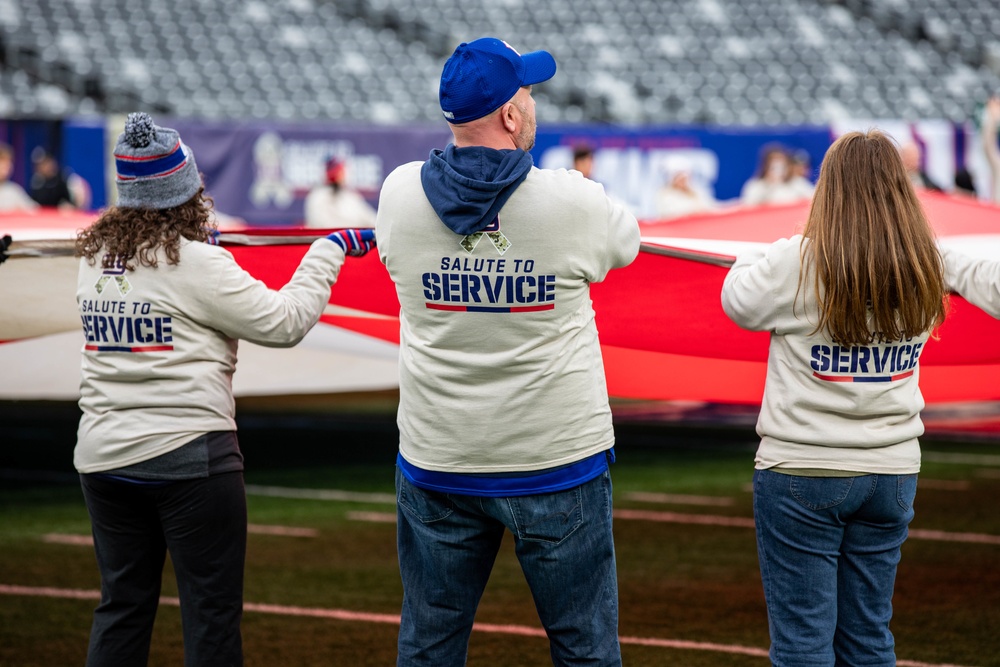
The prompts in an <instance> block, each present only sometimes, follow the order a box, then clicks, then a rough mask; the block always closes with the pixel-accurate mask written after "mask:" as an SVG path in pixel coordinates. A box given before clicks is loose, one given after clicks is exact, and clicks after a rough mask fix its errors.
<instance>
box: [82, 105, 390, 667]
mask: <svg viewBox="0 0 1000 667" xmlns="http://www.w3.org/2000/svg"><path fill="white" fill-rule="evenodd" d="M115 163H116V171H117V184H118V201H117V205H116V206H113V207H111V208H108V209H107V210H105V211H104V212H103V213H102V214H101V217H100V218H99V219H98V220H97V221H96V222H95V223H94V224H93V225H92V226H91V227H89V228H88V229H85V230H84V231H82V232H81V233H80V235H79V236H78V238H77V242H76V252H77V255H78V256H80V258H81V259H80V272H79V280H78V283H77V303H78V304H79V308H80V317H81V320H82V323H83V333H84V336H85V343H84V347H83V363H82V381H81V383H80V410H81V412H82V416H81V418H80V425H79V430H78V433H77V443H76V449H75V452H74V457H73V462H74V465H75V466H76V469H77V470H78V471H79V473H80V483H81V485H82V487H83V495H84V499H85V501H86V504H87V510H88V512H89V514H90V519H91V525H92V529H93V535H94V549H95V551H96V554H97V565H98V569H99V570H100V573H101V601H100V604H98V606H97V609H96V610H95V611H94V619H93V624H92V626H91V633H90V645H89V648H88V651H87V665H88V667H98V666H101V667H104V666H106V667H112V666H114V667H122V666H132V665H145V664H146V663H147V660H148V657H149V645H150V638H151V635H152V631H153V619H154V617H155V616H156V608H157V605H158V604H159V598H160V580H161V577H162V575H163V564H164V559H165V556H166V553H167V552H168V551H169V552H170V559H171V561H172V563H173V567H174V572H175V575H176V578H177V588H178V592H179V596H180V608H181V625H182V629H183V635H184V664H185V665H186V666H187V667H194V666H204V667H224V666H226V667H228V666H232V665H242V664H243V652H242V642H241V637H240V620H241V617H242V611H243V569H244V559H245V554H246V529H247V516H246V496H245V492H244V487H243V455H242V453H241V452H240V448H239V443H238V442H237V438H236V422H235V420H234V413H235V407H234V400H233V390H232V378H233V373H234V372H235V370H236V351H237V342H238V340H239V339H245V340H249V341H252V342H254V343H257V344H259V345H268V346H273V347H289V346H292V345H295V344H296V343H297V342H299V341H300V340H301V339H302V337H303V336H305V335H306V333H307V332H308V331H309V329H311V328H312V326H313V325H314V324H316V322H317V320H319V317H320V315H321V313H322V312H323V308H324V307H325V306H326V304H327V303H328V301H329V298H330V286H331V285H333V284H334V282H335V281H336V280H337V275H338V273H339V271H340V269H341V266H342V265H343V263H344V258H345V255H362V254H364V253H365V252H367V251H368V250H369V249H371V248H372V247H373V246H374V233H373V232H372V231H371V230H344V231H340V232H335V233H334V234H331V235H330V236H329V237H327V238H322V239H319V240H317V241H315V242H313V244H312V245H311V246H310V248H309V250H308V251H307V252H306V254H305V256H304V257H303V258H302V261H301V263H300V264H299V267H298V269H297V270H296V271H295V274H294V275H293V276H292V278H291V280H290V281H289V282H288V284H287V285H285V286H284V287H283V288H282V289H281V290H278V291H274V290H271V289H268V288H267V287H266V286H265V285H264V283H262V282H260V281H259V280H256V279H254V278H253V277H252V276H250V274H248V273H247V272H246V271H244V270H243V269H242V268H241V267H240V266H239V264H237V263H236V260H234V259H233V256H232V255H231V254H230V253H229V252H228V251H226V250H224V249H223V248H221V247H218V246H217V245H214V244H212V243H210V242H211V241H212V240H213V239H214V238H216V236H215V230H214V228H213V227H212V225H211V223H210V212H211V200H210V199H208V198H207V197H206V196H205V194H204V186H203V185H202V180H201V176H200V174H199V173H198V169H197V167H196V165H195V160H194V154H193V153H192V152H191V150H190V149H189V148H188V147H187V146H186V145H184V144H183V143H182V142H181V140H180V137H179V136H178V134H177V132H175V131H174V130H171V129H169V128H163V127H158V126H156V125H155V124H154V123H153V121H152V119H151V118H150V117H149V116H148V115H147V114H144V113H133V114H129V116H128V119H127V120H126V122H125V131H124V132H123V133H122V134H121V135H120V136H119V137H118V141H117V144H116V146H115ZM206 241H208V242H209V243H206Z"/></svg>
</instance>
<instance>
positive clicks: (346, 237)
mask: <svg viewBox="0 0 1000 667" xmlns="http://www.w3.org/2000/svg"><path fill="white" fill-rule="evenodd" d="M326 238H328V239H330V240H331V241H333V242H334V243H336V244H337V245H339V246H340V247H341V249H342V250H343V251H344V254H345V255H349V256H350V257H361V256H362V255H364V254H365V253H367V252H368V251H369V250H371V249H372V248H374V247H375V230H374V229H342V230H340V231H339V232H334V233H332V234H330V235H329V236H327V237H326Z"/></svg>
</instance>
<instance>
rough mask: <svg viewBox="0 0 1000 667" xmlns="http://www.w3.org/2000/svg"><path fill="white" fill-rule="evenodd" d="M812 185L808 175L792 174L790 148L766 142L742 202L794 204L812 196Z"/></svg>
mask: <svg viewBox="0 0 1000 667" xmlns="http://www.w3.org/2000/svg"><path fill="white" fill-rule="evenodd" d="M812 193H813V186H812V183H810V182H809V181H808V180H807V179H802V178H800V179H795V178H792V164H791V160H790V159H789V157H788V152H787V151H786V150H785V149H784V148H782V147H781V146H777V145H769V146H765V147H764V150H763V152H762V154H761V159H760V164H759V165H758V167H757V172H756V173H755V174H754V176H753V178H751V179H750V180H748V181H747V182H746V183H744V184H743V189H742V190H741V191H740V203H741V204H743V205H745V206H760V205H762V204H791V203H793V202H797V201H802V200H805V199H809V198H810V197H811V196H812Z"/></svg>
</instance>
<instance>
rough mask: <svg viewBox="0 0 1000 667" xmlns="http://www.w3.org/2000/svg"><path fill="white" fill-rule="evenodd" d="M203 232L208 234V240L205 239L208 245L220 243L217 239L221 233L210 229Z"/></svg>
mask: <svg viewBox="0 0 1000 667" xmlns="http://www.w3.org/2000/svg"><path fill="white" fill-rule="evenodd" d="M205 231H207V232H208V238H207V239H205V243H207V244H208V245H219V244H220V243H221V242H220V241H219V237H220V236H222V233H221V232H220V231H219V230H218V229H216V228H214V227H212V228H210V229H207V230H205Z"/></svg>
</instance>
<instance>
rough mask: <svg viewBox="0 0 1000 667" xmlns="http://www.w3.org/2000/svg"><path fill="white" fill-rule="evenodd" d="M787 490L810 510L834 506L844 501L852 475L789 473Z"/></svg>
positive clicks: (849, 487) (852, 479)
mask: <svg viewBox="0 0 1000 667" xmlns="http://www.w3.org/2000/svg"><path fill="white" fill-rule="evenodd" d="M790 477H791V482H790V483H789V490H790V491H791V493H792V497H793V498H795V500H797V501H798V502H799V504H800V505H802V506H803V507H806V508H808V509H811V510H822V509H826V508H828V507H835V506H837V505H839V504H840V503H842V502H844V499H845V498H847V494H848V493H850V492H851V486H853V484H854V478H853V477H800V476H798V475H790Z"/></svg>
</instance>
